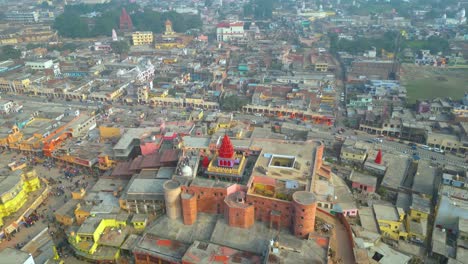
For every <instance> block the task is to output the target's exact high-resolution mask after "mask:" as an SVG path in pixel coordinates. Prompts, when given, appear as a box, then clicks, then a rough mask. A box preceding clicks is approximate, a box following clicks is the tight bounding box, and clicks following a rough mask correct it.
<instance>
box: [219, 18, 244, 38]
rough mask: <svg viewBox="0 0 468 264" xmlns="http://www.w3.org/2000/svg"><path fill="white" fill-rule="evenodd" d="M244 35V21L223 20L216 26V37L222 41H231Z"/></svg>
mask: <svg viewBox="0 0 468 264" xmlns="http://www.w3.org/2000/svg"><path fill="white" fill-rule="evenodd" d="M243 37H244V22H241V21H238V22H222V23H219V24H218V26H217V28H216V39H217V40H218V41H219V42H221V41H231V40H233V39H241V38H243Z"/></svg>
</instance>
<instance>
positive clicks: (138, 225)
mask: <svg viewBox="0 0 468 264" xmlns="http://www.w3.org/2000/svg"><path fill="white" fill-rule="evenodd" d="M147 222H148V217H147V216H146V215H144V214H135V215H133V217H132V221H131V223H132V225H133V228H135V229H136V230H144V229H145V228H146V224H147Z"/></svg>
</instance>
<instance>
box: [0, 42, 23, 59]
mask: <svg viewBox="0 0 468 264" xmlns="http://www.w3.org/2000/svg"><path fill="white" fill-rule="evenodd" d="M20 57H21V51H20V50H18V49H15V47H13V46H12V45H6V46H3V47H2V50H1V54H0V60H9V59H12V60H16V59H19V58H20Z"/></svg>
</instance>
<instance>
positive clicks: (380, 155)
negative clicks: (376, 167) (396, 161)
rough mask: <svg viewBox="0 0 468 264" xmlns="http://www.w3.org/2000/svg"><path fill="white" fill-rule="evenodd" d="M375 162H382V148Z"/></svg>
mask: <svg viewBox="0 0 468 264" xmlns="http://www.w3.org/2000/svg"><path fill="white" fill-rule="evenodd" d="M374 162H375V163H377V164H382V150H381V149H379V152H378V153H377V156H376V157H375V161H374Z"/></svg>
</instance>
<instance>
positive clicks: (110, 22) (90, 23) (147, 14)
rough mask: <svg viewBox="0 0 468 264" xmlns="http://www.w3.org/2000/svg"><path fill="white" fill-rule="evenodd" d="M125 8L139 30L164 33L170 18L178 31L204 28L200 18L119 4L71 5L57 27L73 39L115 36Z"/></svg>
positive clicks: (61, 32)
mask: <svg viewBox="0 0 468 264" xmlns="http://www.w3.org/2000/svg"><path fill="white" fill-rule="evenodd" d="M123 7H125V9H126V10H127V12H128V13H129V15H130V17H131V18H132V22H133V26H134V29H135V30H142V31H143V30H144V31H152V32H154V33H162V32H163V31H164V22H165V21H166V20H167V19H170V20H171V21H172V23H173V25H172V27H173V29H174V30H175V31H176V32H185V31H187V30H189V29H194V28H200V27H201V26H202V21H201V18H200V16H199V15H191V14H179V13H176V12H165V13H160V12H156V11H152V10H149V9H146V10H140V9H139V8H138V5H136V4H127V5H125V6H122V5H115V4H112V5H111V4H102V5H92V6H90V5H67V6H66V8H65V10H64V12H63V14H61V15H59V16H57V17H56V19H55V21H54V28H55V29H56V30H57V32H58V34H59V35H60V36H63V37H69V38H88V37H96V36H102V35H107V36H109V35H110V34H111V31H112V29H118V28H119V24H120V14H121V10H122V8H123ZM92 12H97V14H98V15H97V16H96V17H92V18H87V17H84V16H83V15H85V14H90V13H92Z"/></svg>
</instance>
